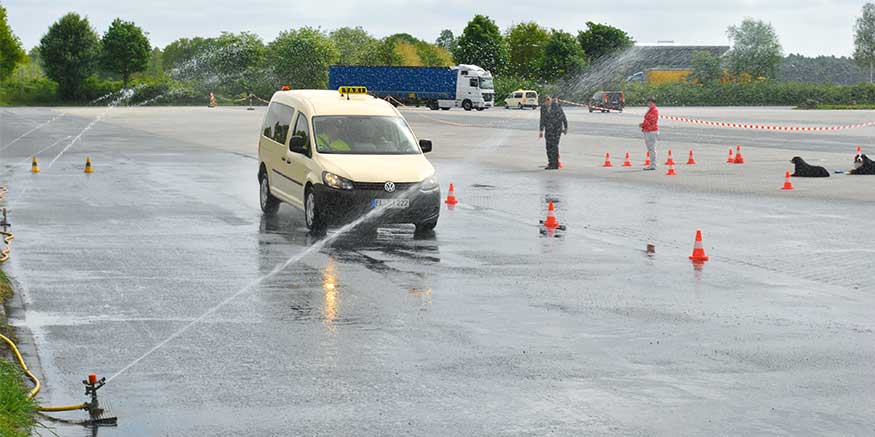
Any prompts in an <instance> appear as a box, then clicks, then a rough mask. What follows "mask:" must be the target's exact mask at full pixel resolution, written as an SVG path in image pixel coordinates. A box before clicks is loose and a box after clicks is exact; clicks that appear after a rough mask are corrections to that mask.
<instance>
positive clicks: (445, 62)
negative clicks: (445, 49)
mask: <svg viewBox="0 0 875 437" xmlns="http://www.w3.org/2000/svg"><path fill="white" fill-rule="evenodd" d="M415 47H416V54H417V56H419V60H420V61H421V62H422V65H424V66H426V67H447V66H449V65H450V64H451V63H452V60H451V59H447V57H445V56H442V53H441V51H440V50H441V49H440V48H439V47H437V46H433V45H431V44H429V43H427V42H425V41H419V42H418V43H416V46H415Z"/></svg>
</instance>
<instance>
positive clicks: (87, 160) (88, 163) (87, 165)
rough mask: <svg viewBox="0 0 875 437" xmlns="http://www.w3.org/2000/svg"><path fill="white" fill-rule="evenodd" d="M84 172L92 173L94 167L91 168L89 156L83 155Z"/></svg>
mask: <svg viewBox="0 0 875 437" xmlns="http://www.w3.org/2000/svg"><path fill="white" fill-rule="evenodd" d="M85 173H94V169H93V168H91V157H90V156H86V157H85Z"/></svg>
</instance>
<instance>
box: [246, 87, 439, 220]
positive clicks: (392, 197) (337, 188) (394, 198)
mask: <svg viewBox="0 0 875 437" xmlns="http://www.w3.org/2000/svg"><path fill="white" fill-rule="evenodd" d="M259 137H260V139H259V141H258V157H259V161H260V165H259V169H258V182H259V184H260V196H259V197H260V204H261V209H262V211H264V213H265V214H274V213H276V212H277V210H278V209H279V206H280V202H285V203H288V204H291V205H294V206H296V207H298V208H300V209H302V210H303V211H304V217H305V221H306V224H307V228H309V229H311V230H314V231H323V230H325V228H326V227H327V226H329V225H333V224H342V223H346V222H350V221H352V220H355V219H356V218H358V217H360V216H361V215H363V214H365V213H367V212H368V211H370V210H372V209H374V208H386V211H383V213H382V214H380V215H379V216H378V217H379V221H380V222H382V223H387V222H388V223H413V224H414V225H416V230H417V231H427V230H431V229H434V227H435V226H436V225H437V221H438V216H439V215H440V204H441V201H440V198H441V192H440V185H439V183H438V180H437V177H436V176H435V170H434V167H432V165H431V163H430V162H428V160H427V159H426V158H425V156H424V155H423V154H424V153H428V152H430V151H431V141H429V140H418V141H417V138H416V136H415V135H414V134H413V132H412V131H411V130H410V127H409V126H408V125H407V121H406V120H405V119H404V117H402V116H401V113H400V112H398V110H396V109H395V108H394V107H393V106H392V105H391V104H389V103H387V102H386V101H384V100H380V99H376V98H374V97H372V96H370V95H368V94H367V90H365V89H363V87H341V88H340V89H339V90H338V91H328V90H294V91H278V92H276V93H275V94H274V95H273V98H271V101H270V105H269V106H268V109H267V113H266V114H265V116H264V122H263V123H262V127H261V132H260V133H259Z"/></svg>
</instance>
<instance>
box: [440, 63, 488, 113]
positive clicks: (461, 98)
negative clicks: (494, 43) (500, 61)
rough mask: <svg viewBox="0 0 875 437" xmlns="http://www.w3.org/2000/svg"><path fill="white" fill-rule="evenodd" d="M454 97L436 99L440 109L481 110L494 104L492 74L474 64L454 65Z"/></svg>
mask: <svg viewBox="0 0 875 437" xmlns="http://www.w3.org/2000/svg"><path fill="white" fill-rule="evenodd" d="M453 68H454V69H456V75H457V77H456V99H455V100H440V99H439V100H438V101H437V104H438V107H439V108H440V109H443V110H447V109H450V108H462V109H464V110H466V111H470V110H472V109H476V110H478V111H482V110H484V109H487V108H491V107H493V106H494V105H495V89H494V85H493V83H492V74H491V73H489V72H488V71H486V70H484V69H482V68H480V67H478V66H476V65H467V64H460V65H458V66H456V67H453Z"/></svg>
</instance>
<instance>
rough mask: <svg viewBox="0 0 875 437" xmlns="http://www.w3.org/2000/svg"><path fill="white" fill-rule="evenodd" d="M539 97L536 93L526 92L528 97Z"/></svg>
mask: <svg viewBox="0 0 875 437" xmlns="http://www.w3.org/2000/svg"><path fill="white" fill-rule="evenodd" d="M537 97H538V95H537V94H535V93H526V98H528V99H535V98H537Z"/></svg>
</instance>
